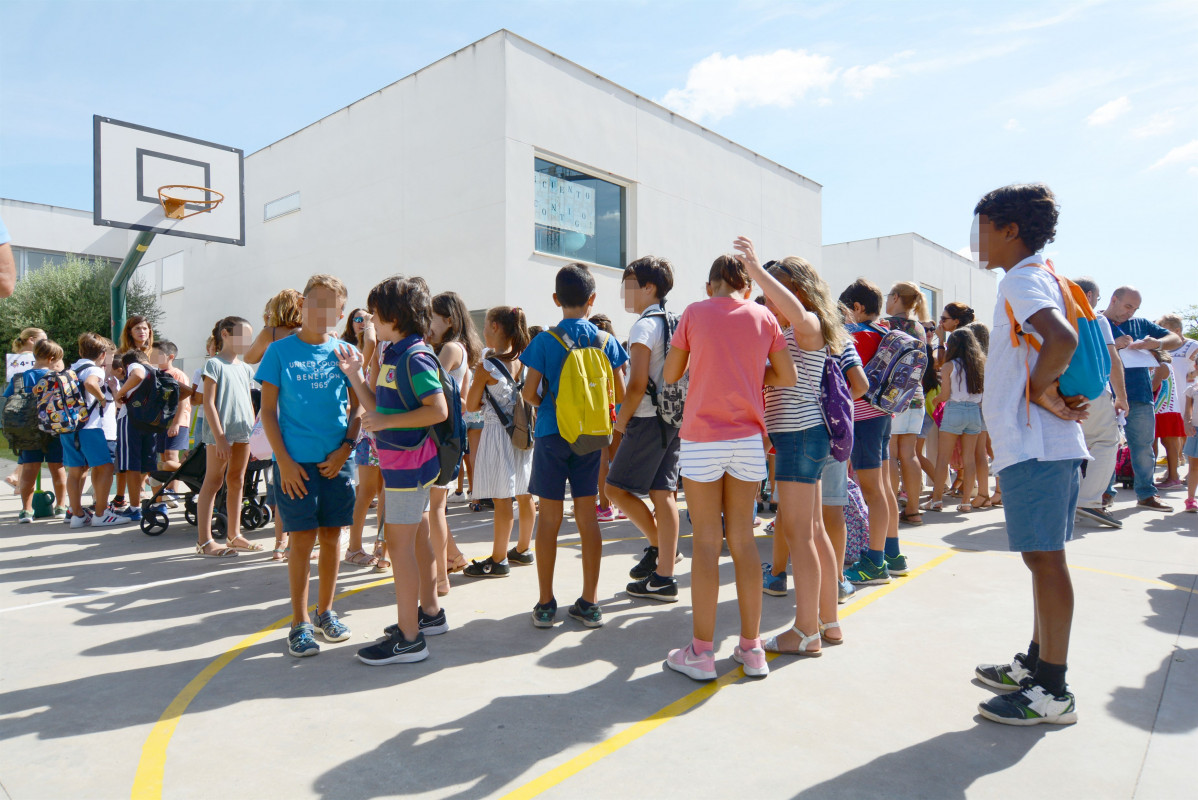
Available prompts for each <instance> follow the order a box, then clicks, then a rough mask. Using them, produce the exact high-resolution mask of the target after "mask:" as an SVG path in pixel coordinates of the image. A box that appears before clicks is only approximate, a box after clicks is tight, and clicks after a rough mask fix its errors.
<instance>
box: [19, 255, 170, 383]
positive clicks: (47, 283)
mask: <svg viewBox="0 0 1198 800" xmlns="http://www.w3.org/2000/svg"><path fill="white" fill-rule="evenodd" d="M115 274H116V268H115V267H114V266H110V265H109V264H108V263H107V262H106V261H96V260H93V259H90V258H86V257H80V256H77V255H74V254H69V255H67V257H66V262H65V263H64V264H62V265H61V266H58V267H50V266H47V267H44V268H43V269H39V270H36V271H33V272H29V273H27V274H26V275H25V277H23V278H21V279H20V280H19V281H17V287H16V289H15V290H14V291H13V293H12V297H9V298H8V299H6V300H2V301H0V341H3V342H6V343H8V342H12V340H14V339H16V338H17V336H18V335H19V334H20V332H21V331H22V330H24V329H25V328H41V329H42V330H44V331H45V332H46V335H48V336H49V337H50V338H51V339H53V340H54V341H56V342H58V343H59V344H60V345H62V349H63V352H64V355H63V361H64V362H65V363H66V364H67V366H70V365H71V364H72V363H73V362H74V361H75V360H76V359H78V357H79V351H78V341H79V336H80V334H83V333H88V332H92V333H98V334H100V335H102V336H107V335H108V334H109V333H110V330H109V318H110V316H111V309H110V306H109V302H110V301H109V297H110V295H109V291H108V287H109V285H110V284H111V283H112V278H113V276H114V275H115ZM128 303H129V315H130V316H133V315H134V314H140V315H142V316H144V317H146V318H147V319H149V320H150V327H151V328H153V329H154V331H155V333H156V334H158V333H159V331H158V322H159V321H160V320H161V319H162V310H161V309H160V308H159V307H158V299H157V297H156V296H155V294H154V291H153V290H152V289H151V288H149V287H148V286H146V285H145V283H144V282H142V281H139V280H137V279H135V280H133V281H130V282H129V294H128ZM156 338H162V337H161V335H157V336H156Z"/></svg>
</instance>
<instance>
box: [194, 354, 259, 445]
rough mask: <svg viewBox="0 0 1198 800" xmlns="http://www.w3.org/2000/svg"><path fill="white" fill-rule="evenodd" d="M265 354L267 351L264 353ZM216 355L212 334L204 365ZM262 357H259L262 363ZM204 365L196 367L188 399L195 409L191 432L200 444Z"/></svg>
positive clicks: (202, 420) (202, 427) (202, 424)
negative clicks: (193, 426)
mask: <svg viewBox="0 0 1198 800" xmlns="http://www.w3.org/2000/svg"><path fill="white" fill-rule="evenodd" d="M263 352H265V351H263ZM214 355H216V342H215V341H214V340H213V338H212V334H208V339H207V340H206V341H205V342H204V364H207V363H208V359H210V358H212V357H213V356H214ZM261 360H262V357H261V356H259V357H258V361H261ZM246 363H247V364H248V363H251V362H248V361H247V362H246ZM252 363H257V362H252ZM204 364H201V365H200V366H198V367H196V369H195V372H193V373H192V375H191V395H190V396H189V397H188V403H190V404H191V407H192V408H194V409H195V415H194V419H195V429H194V430H193V431H192V432H191V434H192V441H195V442H200V441H203V439H204V428H205V427H206V426H205V424H204Z"/></svg>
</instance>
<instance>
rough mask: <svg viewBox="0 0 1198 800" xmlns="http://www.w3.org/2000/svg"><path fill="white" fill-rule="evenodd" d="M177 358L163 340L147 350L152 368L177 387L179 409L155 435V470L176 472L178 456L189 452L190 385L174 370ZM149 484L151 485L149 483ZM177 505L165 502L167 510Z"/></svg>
mask: <svg viewBox="0 0 1198 800" xmlns="http://www.w3.org/2000/svg"><path fill="white" fill-rule="evenodd" d="M178 354H179V348H178V347H176V346H175V344H174V342H168V341H166V340H165V339H160V340H159V341H157V342H154V346H153V347H152V348H151V349H150V356H151V358H152V359H153V361H154V367H155V368H157V369H159V370H161V371H162V372H165V373H166V374H167V375H170V376H171V377H172V378H174V379H175V380H176V381H177V382H178V383H179V407H178V409H177V410H176V411H175V417H174V419H172V420H171V424H170V427H169V428H167V429H166V430H165V431H164V432H162V433H160V434H158V444H157V449H158V467H159V469H163V470H176V469H178V468H179V464H180V459H179V453H180V452H183V451H186V450H189V449H190V448H189V446H188V445H189V442H190V437H191V381H190V380H188V378H187V373H186V372H184V371H183V370H181V369H179V368H177V367H176V366H175V357H176V356H177V355H178ZM150 484H151V485H154V481H153V479H151V480H150ZM173 485H174V487H175V488H176V489H181V486H180V484H179V483H178V482H177V481H176V482H175V483H174V484H173ZM168 496H169V495H168ZM177 505H178V503H177V502H176V501H175V500H174V499H173V497H172V499H170V500H168V501H167V506H169V507H170V508H175V507H176V506H177Z"/></svg>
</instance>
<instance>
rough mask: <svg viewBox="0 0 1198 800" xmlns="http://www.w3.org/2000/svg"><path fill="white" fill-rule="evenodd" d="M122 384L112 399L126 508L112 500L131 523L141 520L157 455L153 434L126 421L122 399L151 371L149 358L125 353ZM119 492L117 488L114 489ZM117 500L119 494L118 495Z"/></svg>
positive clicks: (127, 414)
mask: <svg viewBox="0 0 1198 800" xmlns="http://www.w3.org/2000/svg"><path fill="white" fill-rule="evenodd" d="M119 363H120V367H121V371H122V372H123V380H124V382H123V383H122V384H121V388H120V389H118V390H117V392H116V394H115V395H114V396H113V398H112V399H113V402H115V403H116V406H117V408H118V409H120V411H119V412H118V416H117V462H116V464H117V467H116V468H117V472H118V474H123V475H124V476H125V489H126V490H127V491H128V492H129V505H128V507H127V508H124V509H123V510H118V509H117V507H116V501H113V510H114V511H116V512H117V513H118V514H121V515H122V516H124V517H125V519H127V520H128V521H130V522H140V521H141V487H142V481H144V480H145V476H146V474H147V473H149V472H152V471H153V470H154V467H155V465H156V464H157V460H158V459H157V456H156V455H155V453H154V448H155V447H156V446H157V439H156V437H155V435H154V434H152V433H146V432H145V431H142V430H139V429H138V428H137V427H136V426H134V425H133V423H132V421H131V420H130V419H129V411H128V409H127V408H125V399H126V398H127V397H128V396H129V395H130V394H132V393H133V392H134V391H135V390H136V389H137V387H138V386H140V385H141V382H142V381H143V380H145V378H146V375H148V374H149V373H148V372H147V370H151V369H153V367H152V366H150V359H149V358H148V357H147V356H146V354H145V353H144V352H142V351H141V350H139V349H132V350H127V351H126V352H125V354H124V355H122V356H120V359H119ZM117 488H118V490H119V489H120V485H119V484H118V486H117ZM118 498H119V495H118Z"/></svg>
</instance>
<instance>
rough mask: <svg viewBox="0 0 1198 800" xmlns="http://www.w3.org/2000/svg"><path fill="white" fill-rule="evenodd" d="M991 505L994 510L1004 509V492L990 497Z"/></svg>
mask: <svg viewBox="0 0 1198 800" xmlns="http://www.w3.org/2000/svg"><path fill="white" fill-rule="evenodd" d="M990 505H991V506H993V507H994V508H1002V490H1001V489H1000V490H999V491H997V492H995V493H994V494H992V495H990Z"/></svg>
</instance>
